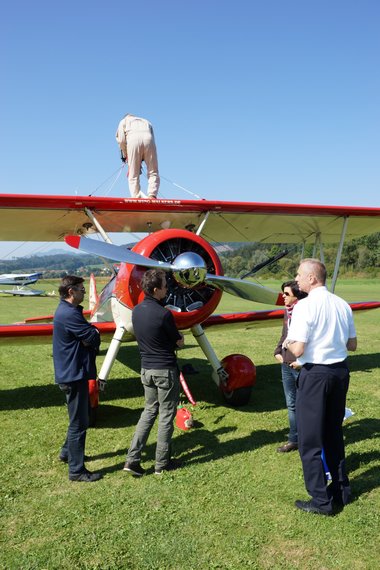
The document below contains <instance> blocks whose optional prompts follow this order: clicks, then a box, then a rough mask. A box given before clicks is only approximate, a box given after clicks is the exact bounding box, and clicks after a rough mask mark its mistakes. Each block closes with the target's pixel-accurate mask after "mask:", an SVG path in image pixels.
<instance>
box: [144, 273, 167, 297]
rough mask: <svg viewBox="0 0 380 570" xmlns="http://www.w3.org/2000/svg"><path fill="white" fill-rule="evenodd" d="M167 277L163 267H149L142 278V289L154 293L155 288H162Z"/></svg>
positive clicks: (147, 292)
mask: <svg viewBox="0 0 380 570" xmlns="http://www.w3.org/2000/svg"><path fill="white" fill-rule="evenodd" d="M165 277H166V275H165V271H163V270H162V269H148V271H145V273H144V275H143V277H142V279H141V289H142V290H143V291H144V293H145V294H148V295H153V293H154V290H155V289H161V287H162V283H163V280H164V279H165Z"/></svg>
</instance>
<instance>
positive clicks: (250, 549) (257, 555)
mask: <svg viewBox="0 0 380 570" xmlns="http://www.w3.org/2000/svg"><path fill="white" fill-rule="evenodd" d="M361 289H363V290H364V293H363V294H361ZM338 292H339V293H340V294H341V295H342V296H344V297H345V298H346V299H348V300H364V299H379V298H380V293H379V287H378V285H377V283H375V282H373V283H372V286H369V285H368V282H367V281H365V282H362V281H361V280H358V281H355V282H354V281H350V282H345V281H343V280H342V281H340V284H339V290H338ZM14 299H16V298H12V303H10V301H9V299H8V300H7V299H5V301H4V300H3V298H1V299H0V310H1V320H2V321H3V322H4V319H6V320H11V318H8V319H7V311H8V310H10V309H11V310H12V315H15V307H16V301H17V302H18V307H16V308H19V309H18V310H20V311H25V312H27V313H28V316H32V315H33V314H46V313H48V312H50V310H54V306H55V305H56V303H57V300H52V299H48V298H47V299H46V300H47V301H49V303H50V302H52V303H51V305H50V307H51V308H50V309H49V310H48V311H45V310H41V309H40V307H38V311H37V312H34V309H35V308H36V305H35V302H36V299H16V300H14ZM228 299H231V305H230V307H229V303H228ZM43 301H44V299H40V300H39V301H38V303H40V304H43ZM235 303H236V301H235V299H234V298H231V297H228V296H227V295H225V296H224V299H223V305H222V307H221V310H223V311H226V312H227V311H229V310H231V311H233V310H236V308H235V306H236V305H235ZM44 308H47V305H44V306H43V309H44ZM250 308H251V305H250V304H249V303H246V302H244V303H243V306H242V307H241V309H240V310H247V309H250ZM379 313H380V311H379V310H376V311H370V312H367V313H362V314H360V315H359V314H356V315H355V322H356V325H357V331H358V338H359V349H358V351H357V352H356V353H355V354H353V355H351V356H350V367H351V370H352V375H351V386H350V391H349V396H348V403H347V405H348V406H349V407H351V408H352V409H353V411H354V412H355V415H354V416H353V417H352V418H350V419H349V420H347V422H345V429H344V431H345V437H346V445H347V447H346V450H347V464H348V469H349V471H350V477H351V482H352V488H353V493H354V501H353V503H352V504H350V505H349V506H348V507H346V508H345V509H344V511H343V512H341V513H340V514H338V515H337V516H335V517H331V518H325V517H317V516H313V515H308V514H306V513H302V512H300V511H298V510H296V509H295V508H294V501H295V499H299V498H301V499H302V498H307V494H306V491H305V489H304V484H303V477H302V470H301V465H300V461H299V456H298V454H297V453H290V454H286V455H279V454H277V453H276V447H277V446H278V445H279V444H281V443H283V442H284V441H286V436H287V432H288V429H287V428H288V424H287V413H286V410H285V406H284V398H283V392H282V386H281V381H280V368H279V366H278V365H277V364H276V362H275V360H274V358H273V348H274V346H275V344H276V341H277V338H278V336H279V334H280V328H281V324H280V323H278V325H275V326H274V327H273V328H263V329H261V328H260V329H259V328H258V329H251V330H248V331H244V330H233V331H228V330H221V331H214V332H213V331H211V330H210V331H209V332H208V336H209V339H210V341H211V343H212V345H213V346H214V348H215V350H216V352H217V354H218V356H220V357H221V358H222V357H223V356H225V355H227V354H230V353H233V352H241V353H243V354H246V355H248V356H250V357H251V358H252V359H253V360H254V361H255V363H256V365H257V384H256V387H255V388H254V390H253V394H252V398H251V402H250V404H249V405H248V406H246V407H244V408H241V409H233V408H228V407H225V406H224V405H223V402H222V399H221V397H220V394H219V393H218V389H217V388H216V386H215V385H214V384H213V382H212V381H211V380H210V367H209V365H208V363H207V361H206V360H205V359H204V357H203V355H202V353H201V352H200V349H199V348H198V347H197V345H196V343H195V341H194V340H193V339H192V337H191V336H189V335H188V336H187V337H186V341H187V347H186V348H185V349H184V350H183V351H181V352H180V354H179V356H180V362H186V361H190V362H191V363H192V364H193V366H194V368H196V369H197V370H198V374H196V375H192V376H188V378H187V380H188V383H189V385H190V388H191V390H192V392H193V394H194V396H195V398H196V399H197V400H198V404H197V406H196V408H195V409H194V410H193V413H194V419H195V420H196V428H194V429H193V430H191V431H189V432H181V431H179V430H178V429H176V430H175V434H174V442H173V444H174V451H175V453H176V456H178V457H180V458H181V459H183V460H184V462H185V465H184V467H183V468H182V469H181V470H178V471H176V472H175V473H172V474H169V473H166V474H164V475H163V476H162V477H156V476H154V475H153V466H154V449H155V441H156V427H155V428H154V430H153V432H152V434H151V437H150V439H149V441H148V446H147V449H146V452H145V454H144V457H143V465H144V466H145V467H146V468H147V469H148V474H147V475H146V476H145V477H143V478H141V479H134V478H132V477H130V476H128V475H127V474H126V473H124V472H123V471H122V467H123V464H124V460H125V452H126V449H127V447H128V445H129V443H130V440H131V437H132V434H133V431H134V427H135V425H136V422H137V420H138V417H139V414H140V412H141V409H142V406H143V397H142V387H141V384H140V381H139V358H138V355H137V351H136V348H135V347H134V346H133V345H127V346H123V347H122V349H121V351H120V358H119V359H118V360H117V362H116V363H115V366H114V368H113V370H112V375H111V378H110V381H109V385H108V389H107V392H106V394H105V396H104V397H103V401H102V404H101V407H100V409H99V414H98V423H97V426H96V428H93V429H90V430H89V431H88V435H87V453H88V454H89V455H90V457H91V459H90V461H89V462H88V468H89V469H91V470H97V469H99V470H102V471H103V473H104V479H103V480H101V481H100V482H98V483H94V484H78V483H70V482H69V481H68V478H67V467H66V466H65V465H63V464H61V462H59V461H58V452H59V449H60V445H61V443H62V441H63V439H64V436H65V431H66V428H67V414H66V410H65V406H64V402H63V398H62V395H61V393H60V391H59V390H58V388H56V387H55V386H54V384H53V366H52V356H51V346H49V345H47V346H33V347H28V346H25V345H24V346H10V347H3V348H2V352H1V372H0V374H1V380H0V409H1V454H0V485H1V486H0V493H1V510H0V517H1V544H0V567H1V568H4V569H7V570H8V569H17V570H18V569H38V570H40V569H44V568H46V569H48V570H50V569H66V568H67V569H69V568H70V569H73V568H75V569H76V568H78V569H82V568H83V569H89V570H90V569H91V570H93V569H99V570H100V569H101V570H104V569H119V568H120V569H154V570H157V569H180V568H181V569H208V568H220V569H240V568H242V569H243V568H258V569H262V568H263V569H265V568H289V569H291V568H300V569H305V568H306V569H309V568H310V569H311V568H313V569H322V568H326V569H335V568H337V569H338V568H339V569H341V568H342V569H346V568H347V569H348V568H350V569H352V568H354V569H356V568H358V569H362V568H363V569H373V568H377V567H378V559H379V547H378V536H379V528H380V524H379V522H380V521H379V516H380V515H379V513H380V494H379V483H380V478H379V473H380V469H379V468H380V443H379V435H380V420H379V408H380V406H379V403H380V402H379V400H380V389H379V382H380V357H379V336H380V335H379ZM21 318H22V314H18V315H16V318H13V319H12V320H21ZM106 348H107V345H106V344H104V345H103V346H102V354H101V356H100V358H99V364H100V363H101V361H102V359H103V358H104V354H105V351H106ZM189 407H190V406H189Z"/></svg>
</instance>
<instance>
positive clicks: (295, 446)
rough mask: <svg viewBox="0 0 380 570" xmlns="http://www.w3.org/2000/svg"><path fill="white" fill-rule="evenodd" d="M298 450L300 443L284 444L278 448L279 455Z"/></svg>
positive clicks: (289, 442)
mask: <svg viewBox="0 0 380 570" xmlns="http://www.w3.org/2000/svg"><path fill="white" fill-rule="evenodd" d="M297 449H298V443H292V442H291V441H288V443H284V445H281V447H278V448H277V451H278V452H279V453H289V451H296V450H297Z"/></svg>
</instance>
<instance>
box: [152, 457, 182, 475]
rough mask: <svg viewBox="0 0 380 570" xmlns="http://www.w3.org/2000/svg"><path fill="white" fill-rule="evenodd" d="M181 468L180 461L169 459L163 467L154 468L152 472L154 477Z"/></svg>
mask: <svg viewBox="0 0 380 570" xmlns="http://www.w3.org/2000/svg"><path fill="white" fill-rule="evenodd" d="M180 467H182V461H178V460H174V459H171V460H170V461H169V463H168V464H167V465H165V467H156V469H155V470H154V474H155V475H162V473H163V472H164V471H175V470H176V469H179V468H180Z"/></svg>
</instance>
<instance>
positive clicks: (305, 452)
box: [284, 259, 357, 515]
mask: <svg viewBox="0 0 380 570" xmlns="http://www.w3.org/2000/svg"><path fill="white" fill-rule="evenodd" d="M296 281H297V283H298V286H299V288H300V290H301V291H305V292H306V293H308V297H306V298H305V299H302V300H301V301H299V302H298V303H297V305H296V306H295V307H294V311H293V317H292V321H291V325H290V327H289V332H288V338H287V339H286V340H285V342H284V346H285V347H286V348H288V350H290V351H291V352H292V353H293V354H294V356H295V357H296V358H297V360H298V362H299V363H300V364H302V369H301V373H300V376H299V379H298V390H297V401H296V417H297V429H298V447H299V452H300V456H301V460H302V466H303V472H304V479H305V486H306V490H307V491H308V493H309V495H310V496H311V497H312V498H311V500H310V501H296V503H295V504H296V507H297V508H299V509H301V510H303V511H306V512H311V513H316V514H321V515H330V514H331V513H332V502H333V501H336V502H337V503H339V504H340V505H345V504H347V503H348V502H349V500H350V495H351V490H350V487H349V481H348V477H347V475H346V470H345V453H344V441H343V432H342V422H343V418H344V413H345V406H346V394H347V390H348V384H349V370H348V367H347V360H346V359H347V351H348V350H350V351H354V350H356V347H357V340H356V332H355V326H354V321H353V318H352V311H351V308H350V306H349V305H348V304H347V303H346V302H345V301H344V300H343V299H341V298H340V297H338V296H337V295H334V294H332V293H330V292H329V291H328V290H327V288H326V286H325V283H326V268H325V266H324V265H323V263H321V262H320V261H319V260H317V259H304V260H302V261H301V264H300V266H299V268H298V273H297V277H296ZM322 449H324V451H325V457H326V463H327V465H328V467H329V471H330V473H331V477H332V483H331V485H330V486H329V487H327V481H326V475H325V470H324V467H323V462H322V459H321V453H322Z"/></svg>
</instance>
